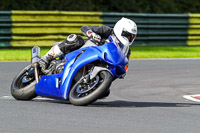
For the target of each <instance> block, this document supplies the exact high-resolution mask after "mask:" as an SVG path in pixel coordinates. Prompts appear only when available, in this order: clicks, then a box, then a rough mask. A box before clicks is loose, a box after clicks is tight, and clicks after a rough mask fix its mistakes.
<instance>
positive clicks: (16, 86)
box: [11, 65, 37, 100]
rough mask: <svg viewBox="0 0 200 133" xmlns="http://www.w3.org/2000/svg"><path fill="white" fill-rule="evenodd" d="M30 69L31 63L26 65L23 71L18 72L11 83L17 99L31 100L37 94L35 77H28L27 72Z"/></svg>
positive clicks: (12, 91)
mask: <svg viewBox="0 0 200 133" xmlns="http://www.w3.org/2000/svg"><path fill="white" fill-rule="evenodd" d="M30 69H31V65H29V66H27V67H25V68H24V69H23V70H22V71H21V72H19V74H17V76H16V77H15V78H14V80H13V82H12V84H11V94H12V96H13V97H14V98H15V99H17V100H31V99H33V98H35V97H36V96H37V94H36V92H35V84H36V80H35V77H29V78H28V75H27V72H28V71H29V70H30ZM25 76H27V77H25ZM25 78H26V79H25Z"/></svg>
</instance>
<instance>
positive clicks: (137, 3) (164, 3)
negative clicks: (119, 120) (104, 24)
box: [0, 0, 200, 13]
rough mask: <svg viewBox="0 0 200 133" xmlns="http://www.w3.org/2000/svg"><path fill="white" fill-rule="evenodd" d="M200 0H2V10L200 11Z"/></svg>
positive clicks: (0, 6) (0, 0)
mask: <svg viewBox="0 0 200 133" xmlns="http://www.w3.org/2000/svg"><path fill="white" fill-rule="evenodd" d="M199 7H200V0H0V10H7V11H8V10H59V11H102V12H134V13H199V12H200V8H199Z"/></svg>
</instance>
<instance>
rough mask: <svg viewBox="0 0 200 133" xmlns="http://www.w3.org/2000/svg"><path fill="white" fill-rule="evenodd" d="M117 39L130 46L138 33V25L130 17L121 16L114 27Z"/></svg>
mask: <svg viewBox="0 0 200 133" xmlns="http://www.w3.org/2000/svg"><path fill="white" fill-rule="evenodd" d="M113 30H114V34H115V36H116V37H117V39H118V40H119V41H120V42H121V43H122V44H123V45H126V46H130V45H131V44H132V43H133V41H134V40H135V37H136V35H137V25H136V23H135V22H133V21H132V20H130V19H127V18H124V17H123V18H121V19H120V20H119V21H118V22H117V23H116V24H115V26H114V28H113Z"/></svg>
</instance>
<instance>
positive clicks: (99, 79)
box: [69, 71, 112, 106]
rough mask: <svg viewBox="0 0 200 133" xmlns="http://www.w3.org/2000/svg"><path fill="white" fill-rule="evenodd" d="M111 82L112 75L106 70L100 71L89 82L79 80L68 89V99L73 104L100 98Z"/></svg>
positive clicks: (87, 102) (81, 103) (82, 103)
mask: <svg viewBox="0 0 200 133" xmlns="http://www.w3.org/2000/svg"><path fill="white" fill-rule="evenodd" d="M111 83H112V75H111V74H110V72H108V71H101V72H99V73H98V75H97V76H96V77H95V78H94V79H93V81H90V82H89V83H83V80H81V79H80V80H79V81H78V82H77V83H76V84H75V85H74V86H73V87H72V89H71V90H70V94H69V101H70V102H71V103H72V104H73V105H77V106H84V105H88V104H90V103H92V102H94V101H96V100H97V99H99V98H101V97H102V96H103V95H104V94H105V93H106V92H107V91H108V89H109V87H110V85H111Z"/></svg>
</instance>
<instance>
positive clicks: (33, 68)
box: [11, 36, 129, 106]
mask: <svg viewBox="0 0 200 133" xmlns="http://www.w3.org/2000/svg"><path fill="white" fill-rule="evenodd" d="M108 40H109V41H107V42H106V43H104V44H102V45H100V46H97V45H96V44H95V43H94V42H93V41H91V40H88V41H87V42H86V43H85V44H84V45H83V46H82V47H81V48H80V49H78V50H75V51H73V52H71V53H68V54H66V55H64V56H63V57H59V59H54V60H52V61H51V63H50V65H49V66H48V68H47V69H45V70H43V69H42V68H40V67H39V59H40V48H39V47H37V46H36V47H33V48H32V60H31V64H30V65H28V66H27V67H25V68H24V69H23V70H22V71H21V72H19V74H17V76H16V77H15V78H14V80H13V82H12V84H11V94H12V96H13V97H14V98H15V99H17V100H31V99H33V98H35V97H37V96H42V97H48V98H53V99H58V100H65V101H70V103H71V104H73V105H78V106H83V105H88V104H91V103H92V102H94V101H96V100H97V99H101V98H103V97H106V96H108V95H109V93H110V89H109V88H110V85H111V83H112V81H114V80H115V79H117V78H123V77H124V76H125V74H126V71H127V69H128V59H127V56H126V54H127V51H128V49H129V47H127V46H124V45H123V44H121V43H117V42H116V41H115V40H114V38H113V37H112V36H110V37H109V39H108Z"/></svg>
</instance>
